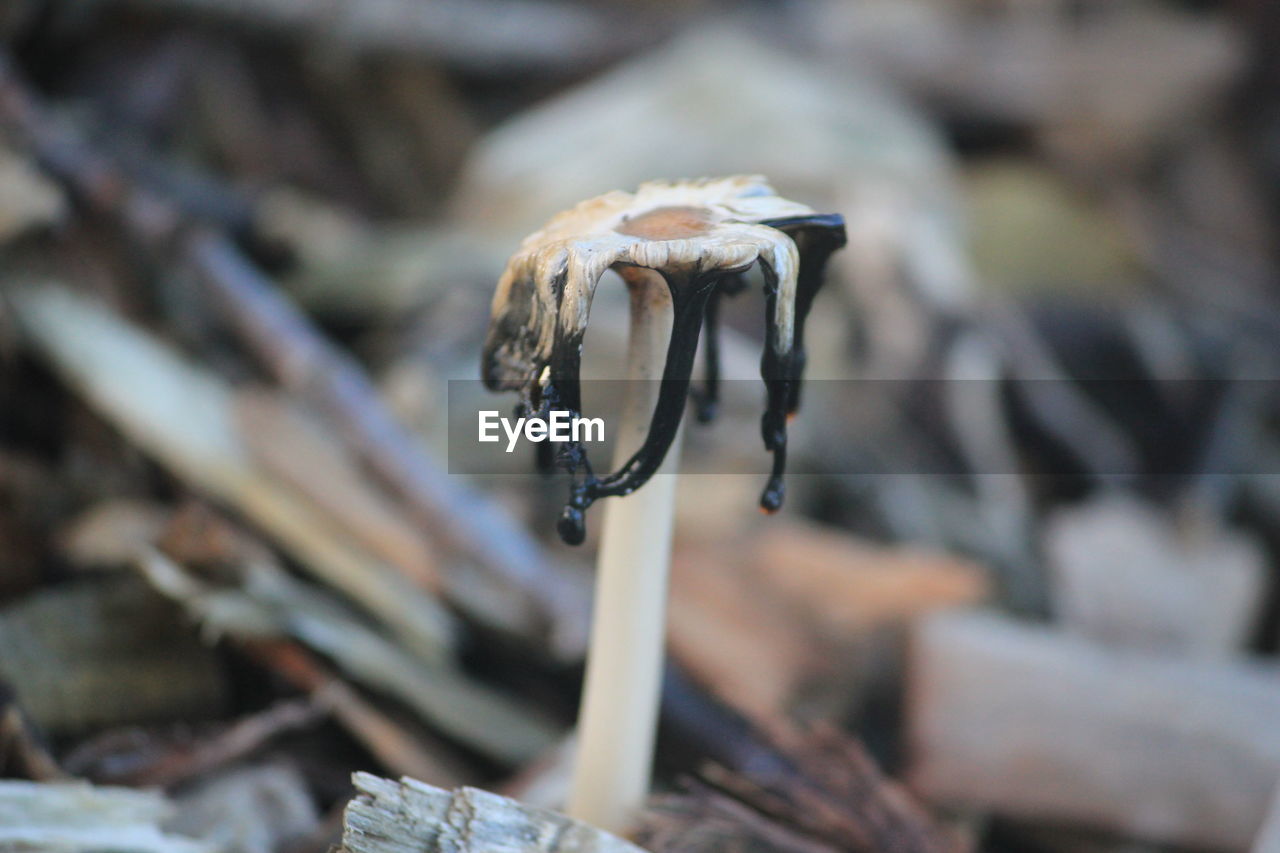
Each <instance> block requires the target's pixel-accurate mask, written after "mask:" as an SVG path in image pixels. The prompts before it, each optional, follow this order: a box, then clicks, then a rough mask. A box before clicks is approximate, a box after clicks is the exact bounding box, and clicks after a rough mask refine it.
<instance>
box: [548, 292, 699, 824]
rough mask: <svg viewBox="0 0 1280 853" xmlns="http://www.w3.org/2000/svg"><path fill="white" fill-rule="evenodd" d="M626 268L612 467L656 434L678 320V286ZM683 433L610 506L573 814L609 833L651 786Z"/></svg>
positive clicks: (634, 813) (627, 820)
mask: <svg viewBox="0 0 1280 853" xmlns="http://www.w3.org/2000/svg"><path fill="white" fill-rule="evenodd" d="M623 275H624V278H625V279H626V281H627V287H628V290H629V292H630V294H631V332H630V341H629V343H628V351H627V383H626V389H627V390H626V400H625V402H624V406H623V412H622V417H621V419H620V421H619V426H618V429H617V439H616V441H617V444H616V449H615V451H614V461H615V467H620V466H621V465H623V464H625V463H626V462H627V460H628V459H630V458H631V455H632V454H633V453H634V452H635V450H636V448H638V447H639V446H641V445H642V444H643V443H644V441H645V438H646V436H647V434H648V432H649V428H650V419H651V417H652V413H653V411H654V407H655V406H656V404H657V400H658V393H659V388H660V384H661V383H660V381H659V380H660V379H661V378H662V375H663V369H664V365H665V363H666V359H667V347H668V342H669V339H670V337H671V330H672V325H673V322H674V309H673V304H672V296H671V292H670V289H669V288H668V285H667V283H666V282H665V281H664V280H663V278H662V277H661V276H659V275H657V274H655V273H654V272H653V271H651V270H641V269H630V270H626V271H625V272H624V273H623ZM682 433H683V427H681V428H680V429H679V430H678V431H677V433H676V436H675V438H674V440H673V441H672V443H671V447H670V448H669V450H668V451H667V454H666V457H665V459H664V460H663V462H662V465H661V467H659V468H658V471H657V474H658V476H655V477H654V478H653V479H652V480H650V481H649V483H648V485H647V486H646V487H645V488H643V489H639V490H637V491H636V492H634V493H633V494H630V495H628V496H627V497H625V498H622V499H619V500H612V501H608V502H607V503H606V505H605V509H604V527H603V529H602V532H601V540H600V552H599V556H598V558H597V562H596V593H595V607H594V615H593V617H592V626H591V645H590V650H589V652H588V655H587V674H586V682H585V684H584V687H583V695H582V705H581V710H580V714H579V718H578V748H577V749H578V751H577V758H576V760H575V765H574V773H573V785H572V788H571V790H570V794H569V804H568V813H569V814H570V815H571V816H572V817H575V818H577V819H579V820H582V821H586V822H587V823H591V824H594V825H595V826H598V827H600V828H602V829H606V830H609V831H612V832H625V831H626V830H627V829H629V828H630V827H631V825H632V824H633V822H634V821H635V819H636V818H637V817H638V816H639V814H640V809H641V807H642V805H643V804H644V799H645V797H646V796H647V794H648V791H649V777H650V771H651V766H652V763H653V744H654V736H655V730H656V727H657V716H658V700H659V697H660V690H661V683H662V662H663V637H664V623H665V617H666V603H667V575H668V566H669V563H670V560H671V531H672V522H673V514H674V504H675V490H676V477H675V476H674V475H675V473H676V470H677V468H678V467H679V458H680V444H681V437H682Z"/></svg>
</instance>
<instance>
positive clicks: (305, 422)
mask: <svg viewBox="0 0 1280 853" xmlns="http://www.w3.org/2000/svg"><path fill="white" fill-rule="evenodd" d="M235 414H236V423H237V425H238V426H239V427H240V434H241V435H242V436H244V440H245V444H246V446H247V447H248V449H249V451H250V453H251V454H252V455H253V457H254V459H255V460H257V461H258V462H260V463H261V464H262V466H263V468H264V469H265V470H266V472H267V473H268V474H270V475H272V476H275V477H278V478H279V479H280V481H281V482H283V483H287V484H288V485H289V486H291V487H293V488H296V489H297V490H298V491H300V492H302V493H303V494H304V495H305V496H306V497H307V499H308V500H310V501H311V502H312V503H314V504H316V505H317V507H318V508H319V509H321V510H322V511H324V512H325V513H326V514H327V515H328V516H329V517H330V518H332V519H333V521H334V522H335V524H337V525H338V526H339V527H340V529H342V530H343V531H345V532H347V533H348V534H350V535H351V536H352V537H353V538H355V539H357V540H359V542H360V545H361V547H363V548H365V549H367V550H368V551H369V552H370V553H372V554H374V555H376V556H377V557H378V558H380V559H382V560H385V561H386V562H387V563H389V564H391V565H393V566H395V567H396V568H397V569H399V570H400V571H401V572H403V573H404V574H405V575H406V576H407V577H409V578H412V579H413V581H414V583H416V584H417V585H419V586H423V587H426V588H427V589H430V590H431V591H432V592H435V593H437V594H438V593H440V591H441V586H442V584H441V579H440V566H439V560H438V558H437V555H436V554H435V553H434V551H433V550H432V548H431V547H430V545H429V544H428V542H427V540H426V537H424V536H423V535H422V531H421V530H420V529H419V528H418V527H417V526H415V525H414V524H413V522H412V521H411V520H410V519H409V518H408V516H407V515H406V514H405V513H404V512H403V510H401V508H400V507H399V506H397V505H396V504H395V503H394V502H393V501H392V500H390V499H389V498H387V497H386V495H384V494H383V493H382V492H381V491H380V490H378V489H375V488H374V487H373V485H372V484H371V483H370V482H369V479H368V478H367V477H366V476H365V475H364V474H363V473H362V472H361V470H360V466H359V463H358V461H357V460H356V459H354V458H352V455H351V453H350V452H349V451H348V450H347V449H346V448H345V447H344V446H343V444H342V443H341V441H339V440H338V438H337V436H335V435H333V433H332V432H331V431H330V430H328V429H326V428H325V427H324V425H323V424H321V423H320V422H318V421H317V420H316V419H315V418H311V417H308V416H307V412H305V411H303V410H302V409H301V408H300V407H299V406H296V405H294V404H293V403H291V402H290V401H288V400H287V399H285V398H283V397H281V396H280V395H279V394H272V393H269V392H266V391H260V390H246V391H241V392H239V393H238V394H237V395H236V400H235Z"/></svg>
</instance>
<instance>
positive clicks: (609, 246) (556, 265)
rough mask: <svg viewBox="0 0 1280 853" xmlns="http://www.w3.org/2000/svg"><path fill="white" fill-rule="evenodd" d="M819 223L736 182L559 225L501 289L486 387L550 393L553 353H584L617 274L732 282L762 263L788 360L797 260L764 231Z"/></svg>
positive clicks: (529, 249) (780, 237)
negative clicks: (613, 270)
mask: <svg viewBox="0 0 1280 853" xmlns="http://www.w3.org/2000/svg"><path fill="white" fill-rule="evenodd" d="M813 215H814V211H813V209H812V208H809V207H807V206H805V205H803V204H799V203H797V202H793V201H788V200H787V199H784V198H781V197H780V196H778V195H777V194H776V193H775V192H774V190H773V188H772V187H771V186H769V184H768V182H767V181H766V180H765V179H764V178H762V177H760V176H758V175H736V176H732V177H726V178H702V179H698V180H688V181H650V182H647V183H644V184H641V185H640V187H639V188H638V189H637V190H636V191H635V192H634V193H628V192H622V191H617V190H615V191H614V192H609V193H605V194H604V195H601V196H597V197H595V198H592V199H588V200H586V201H584V202H581V203H579V204H577V205H575V206H574V207H572V208H570V209H569V210H566V211H564V212H562V213H559V214H557V215H555V216H553V217H552V218H551V219H550V220H549V221H548V222H547V223H546V225H544V226H543V227H542V228H541V229H539V230H538V231H535V232H534V233H533V234H530V235H529V236H528V237H526V238H525V239H524V240H523V241H522V242H521V244H520V247H519V248H518V249H517V250H516V252H515V254H513V255H512V256H511V259H510V260H509V261H508V262H507V265H506V268H505V269H504V270H503V273H502V276H501V277H500V278H499V280H498V287H497V291H496V292H495V293H494V297H493V306H492V320H491V323H490V327H489V335H488V338H487V340H486V342H485V351H484V362H483V370H482V372H483V376H484V380H485V382H486V384H487V385H488V386H489V387H490V388H492V389H494V390H524V391H526V392H531V391H534V390H535V388H536V387H537V386H540V385H545V383H546V382H547V381H548V371H547V367H548V366H549V365H550V364H551V362H552V359H553V356H554V353H555V351H556V347H557V346H558V345H559V346H568V347H578V348H580V347H581V342H582V337H583V335H584V334H585V331H586V326H587V322H588V320H589V318H590V313H591V300H592V297H593V296H594V294H595V288H596V285H597V284H598V283H599V280H600V277H601V276H602V275H603V274H604V271H605V270H607V269H609V268H610V267H613V266H615V265H630V266H638V267H646V268H649V269H654V270H658V271H659V272H683V273H692V274H706V273H713V272H716V271H722V272H724V273H726V274H728V273H731V272H733V271H736V270H742V269H745V268H747V267H749V266H750V265H751V264H752V263H754V262H756V261H757V260H759V261H760V262H761V263H762V264H765V265H766V266H767V267H768V268H769V270H770V271H771V273H772V274H773V275H774V276H776V277H777V281H778V284H777V294H778V298H777V300H776V303H775V308H774V316H773V318H771V319H772V321H773V323H774V324H775V327H776V330H777V333H776V334H775V335H774V336H773V342H774V346H775V348H776V349H777V350H778V353H779V354H780V355H785V354H786V353H787V352H789V351H790V348H791V344H792V341H793V338H794V324H795V310H794V309H795V289H796V275H797V272H798V267H799V254H798V252H797V250H796V245H795V243H794V242H793V241H792V239H791V238H790V237H789V236H788V235H787V234H785V233H783V232H782V231H779V230H777V229H775V228H771V227H769V226H768V225H765V224H762V223H765V222H767V221H770V220H779V219H790V218H795V217H804V216H813Z"/></svg>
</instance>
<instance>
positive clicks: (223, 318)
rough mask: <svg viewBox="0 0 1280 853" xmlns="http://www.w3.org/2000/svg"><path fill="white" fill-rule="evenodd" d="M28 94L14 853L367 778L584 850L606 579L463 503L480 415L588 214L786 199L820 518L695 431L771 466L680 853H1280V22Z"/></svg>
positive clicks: (1051, 0)
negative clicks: (599, 615) (815, 278)
mask: <svg viewBox="0 0 1280 853" xmlns="http://www.w3.org/2000/svg"><path fill="white" fill-rule="evenodd" d="M0 51H2V52H0V774H2V775H3V776H4V777H6V778H8V779H11V780H27V781H32V782H35V783H37V784H35V785H22V786H19V785H16V783H12V784H11V783H5V782H3V781H0V847H3V846H4V845H5V844H19V843H20V844H26V845H28V846H27V847H22V848H21V849H59V850H65V849H85V848H86V846H94V845H97V846H96V847H95V848H94V849H102V847H103V845H106V846H108V847H110V846H111V845H112V844H115V845H117V846H120V847H121V849H146V850H157V851H169V850H184V851H185V850H223V851H244V853H268V851H281V852H282V853H283V851H288V853H308V851H324V850H327V849H328V848H329V846H330V845H331V844H335V843H338V842H339V840H340V837H341V832H342V825H341V822H342V816H341V813H342V808H343V806H344V805H345V804H346V802H347V800H348V799H349V798H350V796H351V795H352V789H351V783H350V779H349V777H350V773H351V772H352V771H355V770H368V771H372V772H376V773H379V774H381V775H384V776H392V777H395V776H400V775H409V776H413V777H415V778H420V779H423V780H425V781H428V782H431V783H432V784H435V785H440V786H443V787H446V788H448V787H454V786H458V785H473V786H477V787H483V788H487V789H490V790H495V791H499V792H501V793H505V794H507V795H510V796H513V797H517V798H519V799H521V800H523V801H526V802H529V803H534V804H538V805H544V806H549V807H557V806H558V805H559V804H560V803H561V800H562V798H563V796H564V790H565V785H566V776H565V774H566V770H565V768H566V762H567V756H568V755H569V753H570V752H571V750H572V742H571V738H570V736H569V735H570V731H571V728H572V724H573V720H574V715H575V709H576V702H577V694H578V689H579V687H580V682H581V663H582V656H583V654H584V651H585V637H586V628H587V625H588V624H589V623H588V620H589V602H590V568H589V566H590V559H591V555H592V554H593V553H594V541H593V540H590V539H589V541H588V543H587V545H586V546H584V547H583V548H580V549H573V548H568V547H566V546H564V545H562V544H560V543H559V542H558V541H557V540H556V537H555V533H554V519H555V518H556V516H557V514H558V512H559V508H560V506H561V503H562V501H563V499H564V484H563V483H562V482H558V481H556V480H554V479H551V480H548V479H544V478H541V477H538V476H534V475H533V474H532V471H533V470H534V465H533V460H532V459H529V460H528V471H529V472H530V473H529V474H528V475H526V474H513V475H505V476H501V477H497V476H493V477H468V476H463V475H460V474H457V473H453V474H450V473H449V471H450V470H451V469H452V470H454V471H457V470H467V469H468V466H469V465H470V464H471V463H470V461H469V460H459V459H451V458H449V457H450V452H449V447H450V446H449V444H448V432H449V427H450V424H449V423H448V421H449V417H448V413H449V408H450V407H449V406H448V405H446V402H447V398H448V396H449V394H451V393H464V394H465V393H474V394H476V395H480V394H483V393H484V392H483V391H482V390H481V389H480V388H479V385H478V383H476V384H475V386H474V388H475V390H474V392H471V391H469V390H467V389H469V388H470V387H471V386H469V385H467V384H466V383H458V382H454V383H450V380H474V379H477V378H478V366H479V353H480V347H481V342H482V340H483V336H484V332H485V328H486V325H487V322H488V313H489V301H490V299H491V297H492V293H493V286H494V283H495V281H496V279H497V276H498V274H499V273H500V272H501V270H502V267H503V264H504V262H505V260H506V258H507V257H508V255H510V253H511V252H512V251H513V250H514V248H515V247H516V245H517V244H518V242H519V240H520V239H521V238H522V237H523V236H524V235H526V234H528V233H529V232H531V231H532V230H534V229H536V228H537V227H538V226H539V225H540V224H541V223H542V222H544V221H545V220H546V219H547V218H548V217H549V216H550V215H552V214H553V213H555V212H557V211H559V210H561V209H564V208H566V207H568V206H571V205H572V204H574V203H575V202H577V201H579V200H582V199H585V198H588V197H590V196H593V195H596V194H599V193H601V192H605V191H608V190H612V189H634V187H635V186H636V185H637V184H638V183H640V182H641V181H644V180H649V179H653V178H672V179H675V178H693V177H700V176H713V175H724V174H737V173H746V174H762V175H765V176H767V177H768V178H769V179H770V181H771V182H772V183H773V185H774V186H775V187H776V188H777V190H778V191H779V192H780V193H781V194H782V195H784V196H786V197H788V198H792V199H795V200H797V201H800V202H803V203H805V204H808V205H810V206H812V207H814V208H815V209H818V210H819V211H821V212H828V211H829V212H838V213H841V214H843V215H844V217H845V219H846V222H847V226H848V234H849V244H848V246H847V247H846V248H845V249H844V250H843V251H842V252H840V253H839V254H838V255H837V256H836V258H835V261H834V263H833V268H832V270H831V271H830V275H829V280H828V282H827V284H826V287H825V289H824V291H823V292H822V294H821V295H820V297H819V301H818V303H817V307H816V309H815V311H814V314H813V316H812V318H811V321H810V327H809V330H808V338H809V346H810V350H811V353H810V359H809V368H808V374H807V377H808V380H811V387H812V388H813V389H815V390H814V391H813V392H812V393H811V394H809V395H808V396H807V398H806V399H807V403H806V406H805V408H804V409H802V411H801V413H800V416H799V418H798V419H797V420H796V422H795V423H794V425H793V446H794V450H793V457H794V459H793V469H794V470H795V471H796V472H797V473H795V474H794V475H793V476H792V477H791V478H790V479H789V483H788V489H789V490H788V503H787V506H786V508H785V509H784V510H783V512H782V513H780V514H778V515H776V516H774V517H772V518H770V519H768V520H767V521H763V520H761V519H760V516H759V515H758V514H757V510H756V509H755V504H756V500H757V498H758V494H759V490H760V488H761V486H762V485H763V483H762V480H761V477H760V476H759V473H758V472H759V471H760V470H761V467H760V466H761V464H762V458H763V457H764V450H763V448H761V447H760V446H759V439H758V436H759V429H758V419H759V415H760V411H761V401H760V400H758V399H754V398H752V397H751V394H750V393H746V395H745V397H744V398H743V400H741V401H738V400H736V399H732V400H729V401H727V404H726V406H725V411H724V412H723V414H722V416H721V417H720V419H719V420H718V421H717V422H716V423H715V424H712V425H710V426H707V427H696V428H693V427H691V428H690V429H689V430H688V433H689V437H688V440H689V448H688V449H687V451H686V453H687V455H688V456H690V457H694V458H697V459H698V460H700V461H701V462H702V463H703V465H705V467H706V469H707V470H714V471H718V472H728V471H736V470H739V468H741V470H743V471H749V472H751V473H750V474H746V473H744V474H739V475H735V474H727V473H718V474H696V475H690V476H687V477H684V478H683V479H682V482H681V485H680V490H679V491H680V498H679V501H680V504H679V509H678V514H677V523H676V539H677V542H676V548H675V556H674V561H673V573H674V574H673V581H672V601H671V610H670V617H669V636H668V640H669V651H670V667H669V673H668V682H667V685H666V690H665V694H664V706H663V728H662V732H661V736H660V741H659V758H658V765H659V767H658V770H659V773H658V777H657V779H658V788H659V792H660V795H659V796H658V797H657V798H656V799H655V800H654V802H653V804H652V807H651V809H650V810H649V812H648V813H647V815H646V818H645V821H644V826H643V828H642V830H641V832H640V835H639V836H638V843H640V844H641V845H643V846H645V847H646V849H650V850H654V851H659V850H681V851H697V850H785V851H825V850H867V851H873V850H889V849H892V850H944V849H972V850H989V851H1069V850H1084V851H1117V853H1118V851H1159V850H1178V849H1206V850H1250V849H1254V850H1259V851H1275V850H1280V792H1278V791H1277V783H1278V782H1280V724H1278V721H1280V661H1277V659H1276V656H1277V653H1278V651H1280V584H1278V583H1277V580H1278V579H1280V479H1278V478H1277V475H1278V474H1280V394H1278V393H1277V386H1276V384H1275V382H1274V379H1275V378H1276V377H1277V376H1280V291H1277V281H1278V280H1280V279H1278V277H1277V266H1276V264H1277V260H1278V258H1277V254H1276V246H1277V237H1280V4H1276V3H1275V2H1271V0H1223V2H1209V0H1203V2H1192V0H1186V2H1174V0H1163V1H1162V2H1157V1H1156V0H1150V2H1145V1H1144V0H1003V2H1000V1H999V0H952V1H951V2H945V0H776V1H775V0H757V2H750V3H744V4H728V3H721V2H713V0H705V2H704V0H612V2H608V0H601V2H574V1H573V0H434V2H425V0H77V2H71V0H0ZM617 285H618V283H617V282H616V281H608V280H606V281H605V282H604V283H603V284H602V285H601V288H600V296H599V299H598V301H597V309H596V312H595V314H594V315H593V323H592V327H591V331H590V332H589V334H588V338H587V352H588V357H587V363H588V365H589V368H588V373H589V375H597V376H604V377H608V376H616V375H618V371H619V370H620V365H621V359H622V355H623V348H624V344H623V341H624V340H625V323H626V318H625V299H622V298H620V295H621V293H622V288H621V287H620V286H617ZM739 303H740V304H739ZM760 305H761V300H760V298H759V297H758V296H752V295H749V294H748V295H744V296H743V297H741V298H740V299H739V300H736V301H735V303H734V304H733V305H732V307H727V308H726V314H725V320H724V324H725V328H724V329H723V330H722V332H723V344H722V345H723V358H724V364H725V368H724V369H725V375H726V376H728V377H730V378H740V379H749V378H751V377H753V376H756V375H757V374H758V364H759V352H760V347H761V342H762V340H763V324H762V322H761V319H760V318H761V307H760ZM737 384H738V385H742V386H743V387H746V386H745V383H737ZM454 389H459V390H456V391H455V390H454ZM491 399H492V403H493V404H494V405H493V407H494V408H505V407H508V406H510V405H512V404H514V402H515V401H514V400H513V399H504V398H500V397H492V398H491ZM453 426H454V428H460V427H459V425H457V424H454V425H453ZM462 428H465V427H462ZM708 460H710V461H709V462H708ZM591 521H592V522H593V523H591V524H590V525H589V526H590V527H592V528H595V527H598V521H597V520H596V519H595V518H592V519H591ZM69 779H82V780H88V781H89V782H90V783H93V785H94V787H81V788H75V789H67V788H63V787H58V786H57V785H55V784H54V783H58V782H61V781H66V780H69ZM122 787H123V789H126V790H122ZM127 789H136V790H127ZM1268 815H1270V818H1269V819H1268ZM144 829H145V833H144V834H145V835H146V837H147V838H148V839H150V840H148V841H147V842H146V843H147V844H148V845H151V846H146V845H143V844H142V842H139V841H137V839H138V838H141V837H142V836H141V835H137V833H139V832H143V830H144ZM86 839H88V840H86ZM129 839H133V840H129ZM90 840H91V841H92V842H93V843H92V844H90ZM130 845H133V846H130ZM5 849H10V848H7V847H6V848H5ZM112 849H114V848H112ZM352 849H356V848H352Z"/></svg>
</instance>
